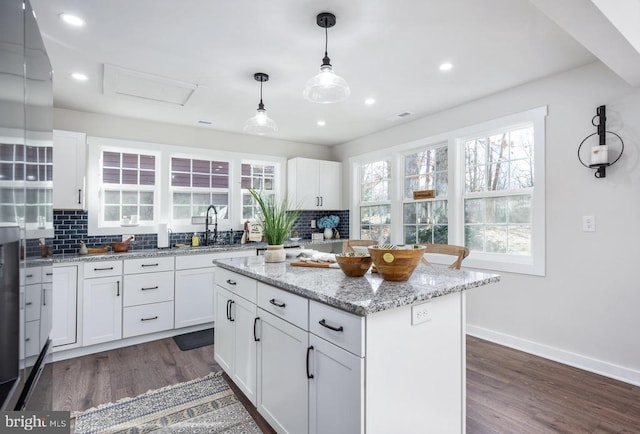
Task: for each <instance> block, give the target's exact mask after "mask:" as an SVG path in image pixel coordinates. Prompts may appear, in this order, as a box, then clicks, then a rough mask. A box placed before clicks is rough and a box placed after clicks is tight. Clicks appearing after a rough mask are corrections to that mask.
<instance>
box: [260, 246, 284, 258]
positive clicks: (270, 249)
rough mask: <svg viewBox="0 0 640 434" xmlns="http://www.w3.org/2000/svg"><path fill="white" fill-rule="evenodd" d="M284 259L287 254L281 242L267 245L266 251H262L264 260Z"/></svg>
mask: <svg viewBox="0 0 640 434" xmlns="http://www.w3.org/2000/svg"><path fill="white" fill-rule="evenodd" d="M286 259H287V255H286V253H285V252H284V246H283V245H282V244H279V245H277V246H267V251H266V252H264V262H284V261H285V260H286Z"/></svg>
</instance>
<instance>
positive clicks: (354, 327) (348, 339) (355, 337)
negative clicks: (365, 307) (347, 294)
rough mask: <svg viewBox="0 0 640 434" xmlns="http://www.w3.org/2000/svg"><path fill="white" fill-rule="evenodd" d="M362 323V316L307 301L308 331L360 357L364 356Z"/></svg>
mask: <svg viewBox="0 0 640 434" xmlns="http://www.w3.org/2000/svg"><path fill="white" fill-rule="evenodd" d="M364 324H365V322H364V317H363V316H357V315H353V314H350V313H348V312H345V311H342V310H340V309H336V308H334V307H331V306H327V305H326V304H322V303H318V302H316V301H310V302H309V331H310V332H311V333H313V334H314V335H316V336H319V337H321V338H323V339H325V340H327V341H329V342H331V343H334V344H336V345H337V346H339V347H340V348H343V349H345V350H347V351H349V352H351V353H353V354H355V355H357V356H360V357H364V342H365V340H364V332H365V325H364Z"/></svg>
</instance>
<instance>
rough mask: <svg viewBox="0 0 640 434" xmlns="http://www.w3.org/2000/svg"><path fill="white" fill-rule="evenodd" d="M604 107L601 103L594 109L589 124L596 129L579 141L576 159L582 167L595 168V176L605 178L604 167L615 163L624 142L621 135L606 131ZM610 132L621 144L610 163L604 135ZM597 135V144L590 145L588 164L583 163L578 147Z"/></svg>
mask: <svg viewBox="0 0 640 434" xmlns="http://www.w3.org/2000/svg"><path fill="white" fill-rule="evenodd" d="M596 118H598V123H596V122H595V120H596ZM606 121H607V116H606V109H605V106H603V105H601V106H599V107H598V108H597V109H596V115H595V116H594V117H593V118H592V119H591V124H592V125H593V126H594V127H596V128H597V131H596V132H595V133H593V134H589V135H588V136H587V137H585V138H584V139H583V140H582V142H580V146H578V160H579V161H580V163H581V164H582V165H583V166H584V167H588V168H589V169H596V173H594V175H595V177H596V178H605V177H606V176H607V172H606V168H607V167H608V166H612V165H613V164H615V163H616V162H617V161H618V160H619V159H620V157H622V153H623V152H624V142H623V141H622V137H620V136H619V135H617V134H616V133H614V132H613V131H607V127H606ZM607 133H608V134H612V135H614V136H616V137H617V138H618V139H619V140H620V143H621V144H622V148H621V149H620V155H618V157H617V158H616V159H615V160H613V161H612V162H611V163H610V162H609V160H610V159H609V145H607V143H606V135H607ZM596 134H597V135H598V146H592V147H591V153H590V160H589V164H588V165H587V164H585V163H584V161H582V158H581V157H580V149H582V145H584V143H585V142H586V141H587V140H588V139H589V138H590V137H592V136H595V135H596Z"/></svg>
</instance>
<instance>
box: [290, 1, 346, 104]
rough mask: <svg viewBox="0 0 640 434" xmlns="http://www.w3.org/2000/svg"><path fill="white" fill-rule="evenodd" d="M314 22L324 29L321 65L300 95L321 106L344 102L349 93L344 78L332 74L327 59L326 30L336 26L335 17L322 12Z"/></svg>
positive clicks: (331, 67) (327, 40)
mask: <svg viewBox="0 0 640 434" xmlns="http://www.w3.org/2000/svg"><path fill="white" fill-rule="evenodd" d="M316 22H317V23H318V25H319V26H320V27H323V28H324V34H325V39H324V41H325V42H324V58H323V59H322V65H320V73H319V74H318V75H316V76H315V77H312V78H310V79H309V81H307V84H306V85H305V86H304V90H303V91H302V95H304V97H305V99H307V100H308V101H311V102H317V103H321V104H329V103H334V102H340V101H344V100H345V99H347V98H348V97H349V94H350V93H351V91H350V90H349V85H348V84H347V82H346V81H345V80H344V78H342V77H340V76H338V75H336V74H335V73H334V72H333V66H331V59H329V56H328V54H327V45H328V42H329V31H328V28H329V27H333V26H334V25H335V24H336V16H335V15H333V14H332V13H329V12H323V13H321V14H318V16H317V17H316Z"/></svg>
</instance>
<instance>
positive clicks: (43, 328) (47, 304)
mask: <svg viewBox="0 0 640 434" xmlns="http://www.w3.org/2000/svg"><path fill="white" fill-rule="evenodd" d="M52 324H53V283H51V282H42V303H41V306H40V349H41V350H42V348H44V344H46V343H47V339H49V338H50V337H51V326H52Z"/></svg>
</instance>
